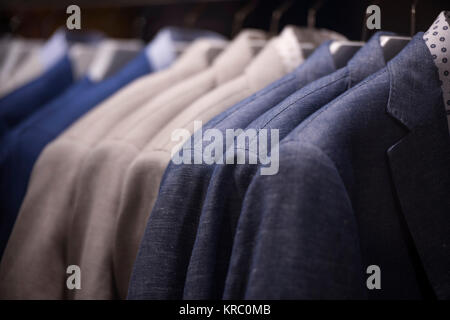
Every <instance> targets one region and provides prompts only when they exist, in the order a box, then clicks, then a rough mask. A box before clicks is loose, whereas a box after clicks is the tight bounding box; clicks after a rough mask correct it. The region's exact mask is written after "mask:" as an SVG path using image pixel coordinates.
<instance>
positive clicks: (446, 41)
mask: <svg viewBox="0 0 450 320" xmlns="http://www.w3.org/2000/svg"><path fill="white" fill-rule="evenodd" d="M423 40H424V41H425V43H426V44H427V46H428V49H429V50H430V52H431V56H432V57H433V59H434V63H435V64H436V67H437V68H438V70H439V78H440V80H441V82H442V84H441V85H442V93H443V95H444V104H445V110H446V112H447V121H448V124H449V131H450V11H443V12H441V14H440V15H439V16H438V17H437V19H436V20H435V21H434V23H433V25H432V26H431V27H430V28H429V29H428V31H427V32H425V33H424V35H423Z"/></svg>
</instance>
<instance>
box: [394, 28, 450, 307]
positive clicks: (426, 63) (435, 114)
mask: <svg viewBox="0 0 450 320" xmlns="http://www.w3.org/2000/svg"><path fill="white" fill-rule="evenodd" d="M388 70H389V74H390V82H391V84H390V85H391V88H390V96H389V103H388V110H387V111H388V113H389V114H390V115H391V116H393V117H394V118H396V119H397V120H398V121H400V122H401V123H402V124H403V125H404V126H406V127H407V128H408V129H409V130H408V133H407V134H406V136H405V137H404V138H403V139H401V140H400V141H398V142H397V143H396V144H395V145H393V146H392V147H391V148H390V149H389V150H388V152H387V153H388V158H389V162H390V168H391V173H392V179H393V183H394V185H395V190H396V193H397V197H398V200H399V204H400V207H401V210H402V213H403V215H404V217H405V220H406V223H407V226H408V229H409V231H410V234H411V236H412V239H413V242H414V245H415V247H416V249H417V252H418V254H419V257H420V260H421V263H422V265H423V268H424V270H425V273H426V275H427V277H428V280H429V281H430V283H431V285H432V287H433V289H434V292H435V294H436V296H437V297H438V298H440V299H448V298H450V193H449V192H450V136H449V128H448V125H447V120H446V115H445V108H444V104H443V97H442V91H441V89H440V83H439V79H438V75H437V70H436V68H435V66H434V63H433V61H432V58H431V55H430V54H429V52H428V49H427V48H426V46H425V44H424V43H423V40H422V34H418V35H417V36H416V37H415V38H414V39H413V40H412V41H411V43H410V44H409V45H408V47H407V48H405V49H404V50H403V52H402V53H401V54H399V56H398V58H395V59H394V60H392V61H391V62H390V63H389V64H388Z"/></svg>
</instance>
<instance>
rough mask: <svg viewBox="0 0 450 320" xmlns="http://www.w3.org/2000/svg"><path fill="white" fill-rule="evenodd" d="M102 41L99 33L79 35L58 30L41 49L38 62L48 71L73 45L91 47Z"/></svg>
mask: <svg viewBox="0 0 450 320" xmlns="http://www.w3.org/2000/svg"><path fill="white" fill-rule="evenodd" d="M102 39H103V35H102V34H101V33H99V32H88V33H84V32H83V33H80V32H70V31H66V30H63V29H58V30H57V31H56V32H55V33H54V34H53V35H52V36H51V37H50V39H49V40H48V41H47V42H46V43H45V44H44V46H43V47H42V49H41V53H40V60H41V61H42V63H43V65H44V69H49V68H50V67H52V66H53V65H55V64H56V63H57V62H58V61H60V59H61V58H63V57H64V56H65V55H67V54H68V53H69V48H70V47H71V45H72V44H73V43H80V44H87V45H92V44H98V43H99V42H100V40H102Z"/></svg>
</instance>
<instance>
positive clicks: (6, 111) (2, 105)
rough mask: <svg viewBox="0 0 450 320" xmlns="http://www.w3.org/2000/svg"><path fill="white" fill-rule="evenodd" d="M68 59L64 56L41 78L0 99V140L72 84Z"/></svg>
mask: <svg viewBox="0 0 450 320" xmlns="http://www.w3.org/2000/svg"><path fill="white" fill-rule="evenodd" d="M73 79H74V75H73V72H72V66H71V62H70V60H69V57H68V56H67V55H65V56H64V57H63V58H61V59H60V60H59V62H57V63H56V64H55V65H54V66H52V67H51V68H50V69H48V70H47V71H45V72H44V73H43V74H42V75H41V76H39V77H37V78H36V79H34V80H32V81H30V82H29V83H27V84H24V85H23V86H21V87H19V88H18V89H16V90H14V91H13V92H11V93H9V94H7V95H6V96H4V97H2V98H0V139H1V138H2V137H3V136H4V135H5V134H6V133H7V132H8V131H10V130H12V129H13V128H15V127H16V126H17V125H18V124H19V123H20V122H21V121H23V120H24V119H25V118H26V117H28V116H29V115H30V114H32V113H33V112H35V111H36V110H38V109H39V108H40V107H41V106H43V105H45V104H46V103H47V102H49V101H50V100H51V99H53V98H54V97H56V96H58V95H59V94H61V93H62V92H63V91H64V90H65V89H66V88H68V87H69V86H70V85H71V84H73Z"/></svg>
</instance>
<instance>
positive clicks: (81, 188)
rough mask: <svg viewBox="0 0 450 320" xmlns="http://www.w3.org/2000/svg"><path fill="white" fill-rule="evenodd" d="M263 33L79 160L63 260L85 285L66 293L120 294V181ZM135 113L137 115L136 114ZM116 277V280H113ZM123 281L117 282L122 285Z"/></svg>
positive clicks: (237, 43)
mask: <svg viewBox="0 0 450 320" xmlns="http://www.w3.org/2000/svg"><path fill="white" fill-rule="evenodd" d="M264 39H265V34H264V33H262V32H259V31H251V30H249V31H244V32H242V33H241V34H240V35H239V36H238V37H237V38H236V39H235V40H234V41H232V42H231V43H230V44H229V46H227V48H226V49H225V50H224V51H223V52H222V53H221V54H220V55H219V56H218V57H217V58H216V59H215V60H214V62H213V64H212V66H211V67H210V68H208V69H207V70H205V71H203V72H201V73H199V74H197V75H194V76H192V77H190V78H188V79H186V80H184V81H182V82H181V83H179V84H178V85H175V86H174V87H172V88H170V89H168V90H166V91H165V92H163V93H162V94H160V95H158V96H157V97H155V98H154V99H153V100H152V101H150V102H149V103H148V104H146V105H145V106H143V107H142V108H139V110H137V111H136V112H134V113H133V114H132V115H131V116H130V117H128V118H129V119H128V118H127V119H125V125H119V126H118V127H120V128H117V129H116V128H115V129H114V130H113V132H112V133H110V134H108V136H107V138H106V139H105V140H103V141H102V142H101V143H99V144H98V145H97V146H96V147H95V148H94V149H93V150H91V151H90V153H89V155H88V156H87V158H86V159H85V161H84V162H83V164H82V167H81V168H80V173H79V175H78V177H77V186H76V192H75V200H74V201H75V202H74V203H75V204H74V211H73V217H74V219H73V223H72V225H71V228H70V232H69V234H68V238H69V239H70V242H69V246H68V261H69V262H70V263H75V264H77V265H80V266H81V268H82V269H83V270H85V286H84V289H83V290H79V291H77V292H75V293H71V294H74V296H73V297H72V296H71V297H70V298H75V299H85V298H89V299H105V298H107V299H109V298H125V295H126V292H121V295H119V293H118V292H117V290H116V287H117V286H118V284H117V283H116V282H115V279H114V275H113V272H112V271H113V269H112V245H113V240H114V230H115V227H116V226H115V222H116V215H117V211H118V202H119V196H120V192H121V187H122V181H123V178H124V175H125V172H126V169H127V167H128V166H129V165H130V164H131V162H132V160H133V159H134V158H135V157H136V156H137V155H138V153H139V152H140V151H141V150H142V148H144V146H145V145H146V144H147V143H148V141H149V140H151V138H152V137H153V136H154V135H155V134H156V133H157V132H158V131H159V130H160V129H161V128H162V127H163V126H164V125H165V124H167V122H168V121H169V120H170V119H171V118H173V117H174V116H175V115H176V114H178V113H179V112H180V111H181V110H182V109H183V108H184V107H186V105H188V104H189V103H190V102H192V101H193V100H195V99H197V98H198V97H199V96H201V95H202V94H204V93H206V92H208V91H209V90H210V89H212V88H214V87H216V86H218V85H220V84H222V83H224V82H227V81H229V80H230V79H232V78H234V77H237V76H238V75H239V74H241V73H242V71H243V69H244V67H245V66H246V65H247V64H248V63H249V62H250V61H251V59H252V58H253V56H254V54H255V52H257V51H258V50H259V49H260V48H261V41H264ZM135 114H138V116H136V115H135ZM118 280H122V279H118ZM124 286H126V284H122V283H121V284H120V287H122V288H123V287H124Z"/></svg>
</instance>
